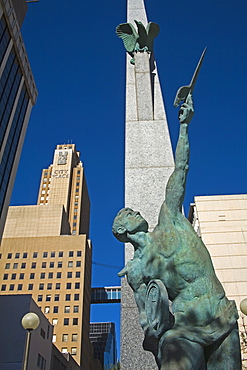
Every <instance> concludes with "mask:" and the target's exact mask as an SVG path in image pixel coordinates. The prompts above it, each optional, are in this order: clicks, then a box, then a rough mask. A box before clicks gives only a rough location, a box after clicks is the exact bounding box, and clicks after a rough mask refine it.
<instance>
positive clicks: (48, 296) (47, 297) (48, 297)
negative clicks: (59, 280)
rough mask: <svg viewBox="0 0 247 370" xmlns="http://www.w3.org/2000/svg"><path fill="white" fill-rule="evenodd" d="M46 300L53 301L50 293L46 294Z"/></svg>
mask: <svg viewBox="0 0 247 370" xmlns="http://www.w3.org/2000/svg"><path fill="white" fill-rule="evenodd" d="M45 300H46V302H50V301H51V295H50V294H46V299H45Z"/></svg>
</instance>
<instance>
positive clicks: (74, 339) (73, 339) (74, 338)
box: [72, 334, 77, 342]
mask: <svg viewBox="0 0 247 370" xmlns="http://www.w3.org/2000/svg"><path fill="white" fill-rule="evenodd" d="M72 342H77V334H72Z"/></svg>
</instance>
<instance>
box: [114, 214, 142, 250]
mask: <svg viewBox="0 0 247 370" xmlns="http://www.w3.org/2000/svg"><path fill="white" fill-rule="evenodd" d="M139 231H144V232H147V231H148V223H147V221H146V220H145V219H144V218H143V217H142V216H141V215H140V213H139V212H135V211H133V209H131V208H123V209H121V210H120V211H119V212H118V214H117V216H116V217H115V219H114V222H113V225H112V232H113V234H114V236H115V237H116V238H117V239H118V240H119V241H120V242H123V243H127V242H129V241H130V239H129V237H128V234H135V233H137V232H139Z"/></svg>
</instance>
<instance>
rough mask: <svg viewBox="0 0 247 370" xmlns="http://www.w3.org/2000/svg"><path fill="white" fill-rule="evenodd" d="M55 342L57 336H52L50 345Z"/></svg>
mask: <svg viewBox="0 0 247 370" xmlns="http://www.w3.org/2000/svg"><path fill="white" fill-rule="evenodd" d="M56 341H57V336H56V334H53V336H52V343H56Z"/></svg>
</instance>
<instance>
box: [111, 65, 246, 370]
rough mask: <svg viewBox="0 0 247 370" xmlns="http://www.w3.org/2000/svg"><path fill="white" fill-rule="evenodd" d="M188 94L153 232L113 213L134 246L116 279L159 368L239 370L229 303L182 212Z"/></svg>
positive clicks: (126, 212)
mask: <svg viewBox="0 0 247 370" xmlns="http://www.w3.org/2000/svg"><path fill="white" fill-rule="evenodd" d="M199 68H200V66H199V65H198V70H199ZM197 74H198V73H197ZM194 76H195V74H194ZM196 76H197V75H196ZM196 76H195V78H196ZM192 80H193V79H192ZM191 85H193V84H190V85H189V87H190V86H191ZM192 90H193V89H190V90H189V91H187V93H186V96H185V97H184V100H185V102H184V103H183V104H182V105H181V107H180V110H179V121H180V132H179V139H178V143H177V148H176V155H175V169H174V171H173V173H172V175H171V176H170V179H169V181H168V183H167V186H166V191H165V200H164V202H163V204H162V206H161V209H160V213H159V219H158V224H157V226H156V227H155V228H154V230H153V231H152V232H149V231H148V223H147V221H146V220H145V219H144V218H143V217H142V216H141V215H140V213H139V212H135V211H133V210H132V209H130V208H124V209H122V210H120V212H119V213H118V214H117V216H116V218H115V220H114V223H113V233H114V235H115V236H116V238H117V239H118V240H120V241H121V242H130V243H131V244H132V245H133V247H134V257H133V259H132V260H130V261H128V262H127V264H126V266H125V267H124V268H123V270H122V271H120V272H119V276H125V275H126V277H127V281H128V283H129V285H130V286H131V288H132V289H133V291H134V296H135V300H136V304H137V306H138V310H139V317H140V324H141V326H142V328H143V331H144V335H145V337H144V342H143V346H144V349H146V350H149V351H151V352H152V353H153V354H154V356H155V358H156V362H157V365H158V368H159V369H160V370H182V369H183V370H192V369H195V370H199V369H200V370H202V369H211V370H218V369H222V370H223V369H224V370H226V369H229V370H230V369H231V370H233V369H234V370H239V369H241V358H240V346H239V335H238V325H237V319H238V313H237V309H236V305H235V302H234V301H229V300H228V299H227V298H226V296H225V292H224V289H223V287H222V285H221V283H220V282H219V280H218V278H217V276H216V274H215V271H214V268H213V264H212V261H211V257H210V255H209V252H208V250H207V248H206V246H205V245H204V243H203V242H202V240H201V238H200V237H199V236H198V235H197V234H196V232H195V231H194V229H193V227H192V225H191V224H190V222H189V221H188V220H187V219H186V218H185V217H184V215H183V213H182V203H183V199H184V194H185V184H186V177H187V172H188V168H189V141H188V127H189V123H190V121H191V119H192V117H193V114H194V108H193V101H192V94H191V91H192ZM180 100H181V99H180ZM175 101H177V102H178V100H175Z"/></svg>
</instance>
